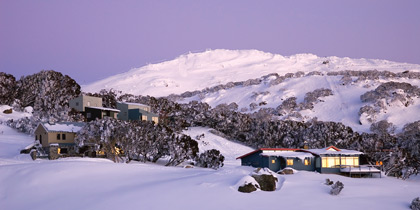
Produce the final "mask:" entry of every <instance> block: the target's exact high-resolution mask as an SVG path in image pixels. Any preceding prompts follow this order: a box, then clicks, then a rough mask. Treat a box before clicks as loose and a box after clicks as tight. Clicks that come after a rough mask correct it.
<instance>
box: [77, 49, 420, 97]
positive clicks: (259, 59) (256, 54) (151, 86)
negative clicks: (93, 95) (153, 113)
mask: <svg viewBox="0 0 420 210" xmlns="http://www.w3.org/2000/svg"><path fill="white" fill-rule="evenodd" d="M324 61H329V63H328V64H323V62H324ZM374 69H376V70H379V71H382V70H387V71H393V72H400V71H405V70H410V71H413V70H415V71H420V65H415V64H406V63H396V62H391V61H386V60H375V59H351V58H339V57H318V56H316V55H313V54H297V55H292V56H282V55H278V54H271V53H265V52H261V51H257V50H221V49H219V50H208V51H205V52H201V53H188V54H185V55H181V56H179V57H178V58H176V59H174V60H171V61H166V62H162V63H158V64H149V65H146V66H144V67H141V68H135V69H132V70H130V71H128V72H126V73H123V74H118V75H115V76H111V77H109V78H106V79H104V80H101V81H98V82H94V83H92V84H89V85H83V86H82V90H83V91H85V92H98V91H100V90H101V89H114V90H120V91H122V92H124V93H131V94H134V95H151V96H155V97H158V96H168V95H170V94H172V93H174V94H180V93H183V92H185V91H194V90H201V89H204V88H207V87H212V86H216V85H220V84H226V83H228V82H236V81H245V80H248V79H255V78H259V77H261V76H263V75H267V74H270V73H278V74H280V75H284V74H286V73H294V72H297V71H303V72H311V71H320V72H329V71H339V70H374Z"/></svg>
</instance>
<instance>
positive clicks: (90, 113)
mask: <svg viewBox="0 0 420 210" xmlns="http://www.w3.org/2000/svg"><path fill="white" fill-rule="evenodd" d="M85 118H86V120H87V121H88V122H90V121H92V120H95V119H96V118H98V119H102V111H101V110H99V109H92V108H86V111H85Z"/></svg>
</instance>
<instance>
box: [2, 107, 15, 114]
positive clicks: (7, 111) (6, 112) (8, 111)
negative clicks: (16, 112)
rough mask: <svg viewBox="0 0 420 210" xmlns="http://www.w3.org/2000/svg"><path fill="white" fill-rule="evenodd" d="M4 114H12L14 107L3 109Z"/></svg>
mask: <svg viewBox="0 0 420 210" xmlns="http://www.w3.org/2000/svg"><path fill="white" fill-rule="evenodd" d="M3 113H4V114H12V113H13V109H11V108H10V109H6V110H4V111H3Z"/></svg>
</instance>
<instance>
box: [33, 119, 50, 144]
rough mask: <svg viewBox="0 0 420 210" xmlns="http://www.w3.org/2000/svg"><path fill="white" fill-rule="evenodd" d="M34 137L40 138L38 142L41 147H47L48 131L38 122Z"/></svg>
mask: <svg viewBox="0 0 420 210" xmlns="http://www.w3.org/2000/svg"><path fill="white" fill-rule="evenodd" d="M34 133H35V139H36V140H40V139H41V140H42V141H41V140H40V143H41V145H42V147H48V146H49V143H48V133H47V131H46V130H45V128H44V127H43V126H42V125H41V124H39V125H38V127H37V128H36V129H35V132H34Z"/></svg>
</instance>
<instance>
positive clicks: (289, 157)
mask: <svg viewBox="0 0 420 210" xmlns="http://www.w3.org/2000/svg"><path fill="white" fill-rule="evenodd" d="M362 154H363V153H362V152H359V151H356V150H347V149H339V148H337V147H334V146H330V147H326V148H322V149H291V148H260V149H257V150H255V151H253V152H250V153H248V154H245V155H243V156H240V157H238V158H237V159H241V164H242V165H243V166H252V167H256V168H269V169H270V170H272V171H274V172H277V171H280V170H282V169H284V168H286V167H289V168H293V169H296V170H305V171H317V172H319V173H332V174H340V173H341V174H343V173H349V172H352V171H353V172H356V171H357V172H359V173H360V174H372V173H380V171H379V170H378V169H376V168H372V167H369V168H366V167H362V166H360V164H359V159H360V155H362ZM352 168H353V169H355V168H357V170H352ZM350 175H351V174H350Z"/></svg>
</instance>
